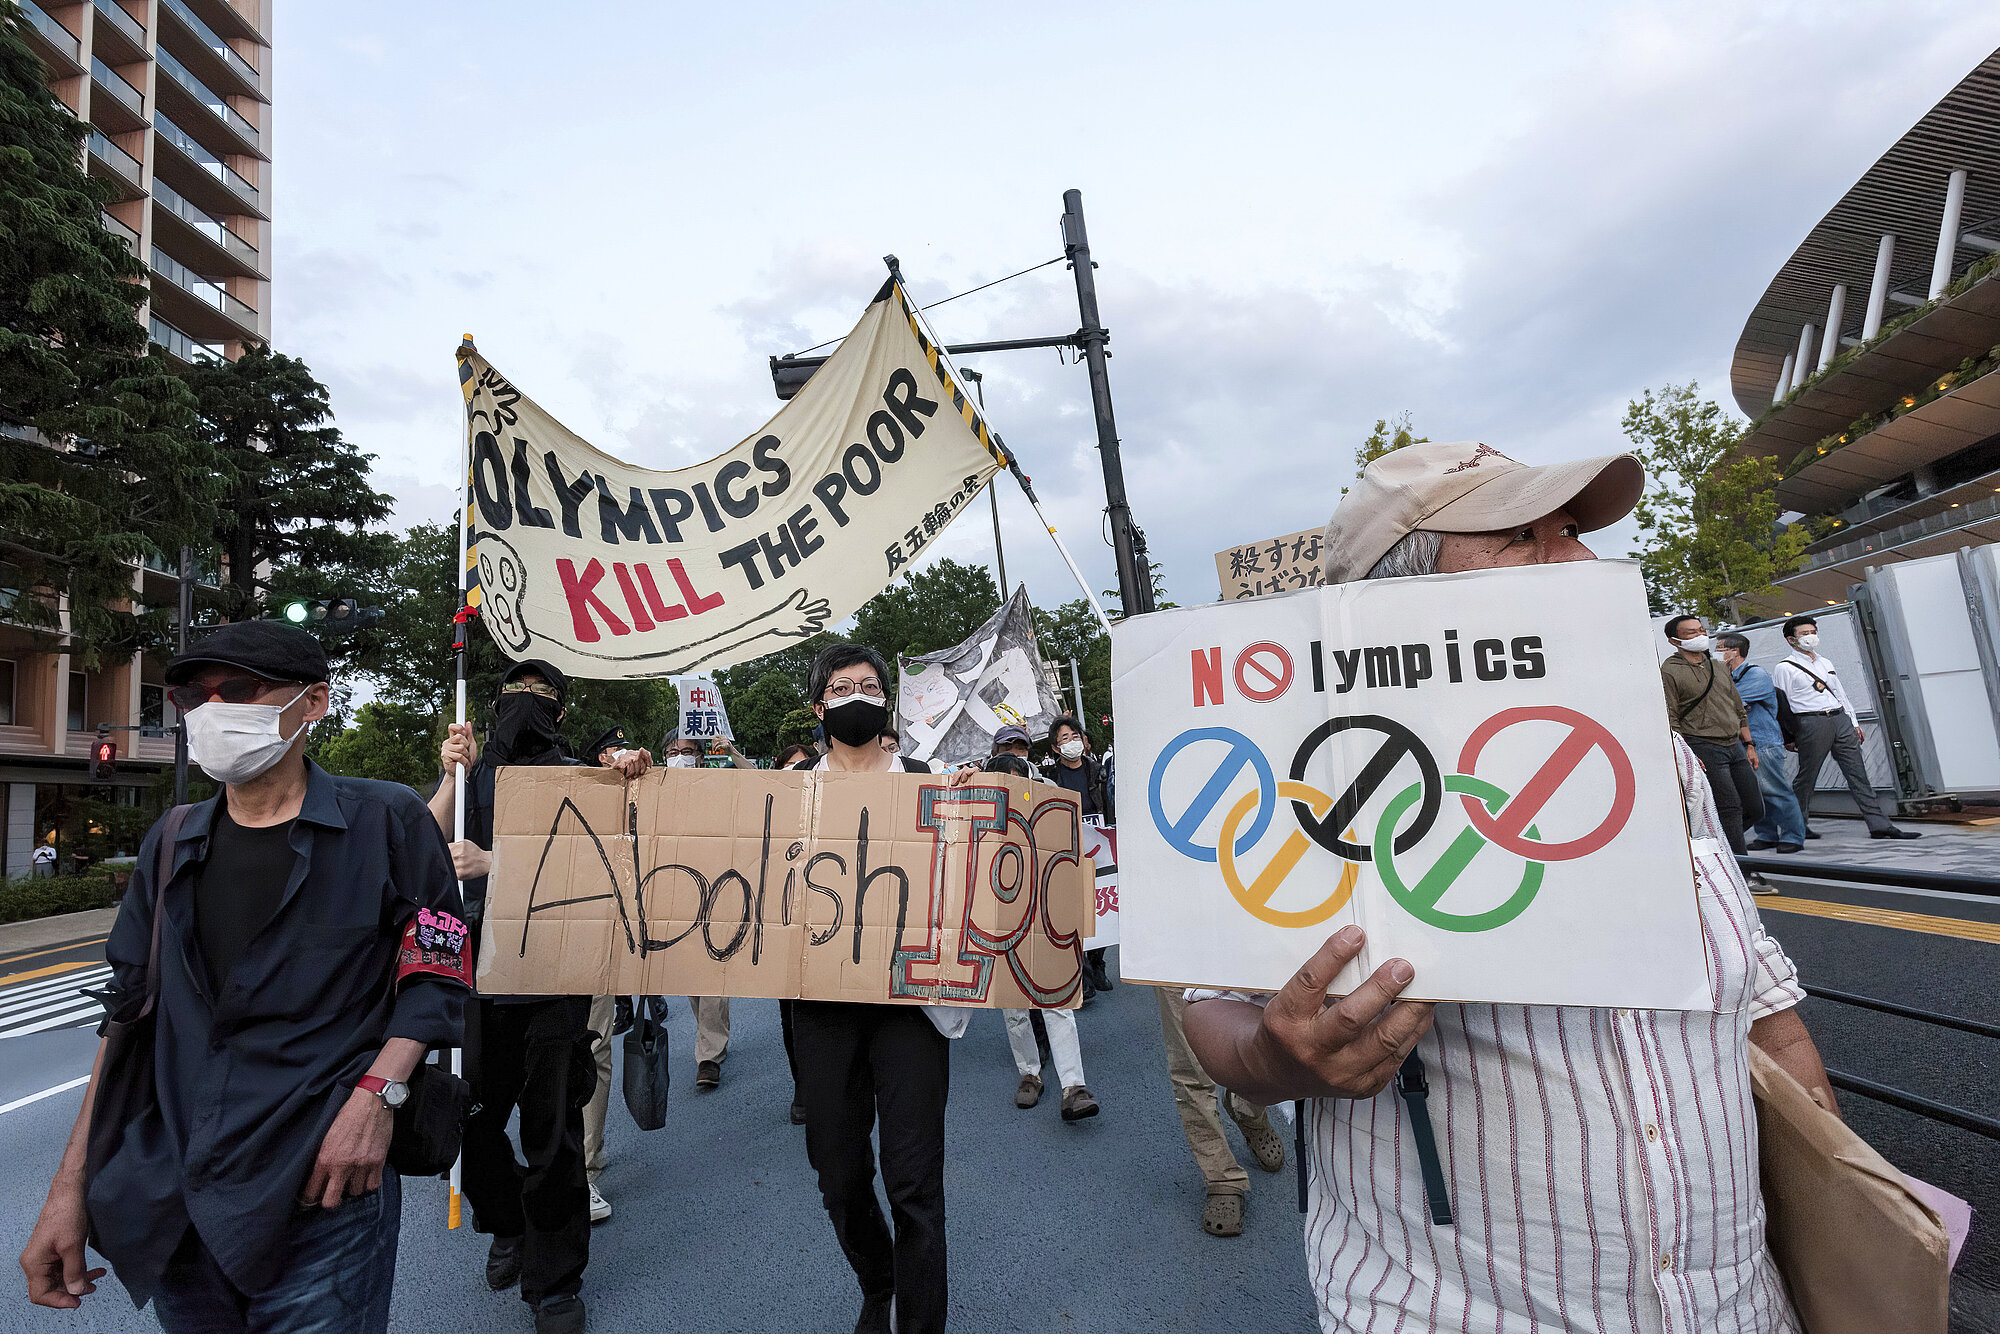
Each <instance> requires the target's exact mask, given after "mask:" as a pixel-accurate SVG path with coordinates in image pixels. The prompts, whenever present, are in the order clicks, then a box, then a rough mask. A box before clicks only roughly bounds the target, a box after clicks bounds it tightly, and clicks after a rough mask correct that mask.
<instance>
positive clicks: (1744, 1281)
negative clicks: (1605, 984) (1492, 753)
mask: <svg viewBox="0 0 2000 1334" xmlns="http://www.w3.org/2000/svg"><path fill="white" fill-rule="evenodd" d="M1643 485H1644V475H1643V473H1642V471H1641V469H1640V467H1639V464H1638V461H1637V460H1636V459H1633V458H1632V457H1631V456H1629V455H1623V454H1619V455H1611V456H1608V457H1605V458H1596V459H1587V460H1583V461H1581V462H1576V463H1559V464H1551V465H1546V466H1543V467H1529V466H1527V465H1524V464H1521V463H1518V462H1516V461H1515V460H1513V459H1510V458H1507V457H1506V456H1504V455H1502V454H1500V453H1499V452H1498V451H1497V450H1495V449H1493V448H1492V447H1491V446H1488V445H1483V444H1476V443H1471V444H1431V445H1411V446H1406V447H1405V448H1403V449H1399V450H1397V451H1395V452H1394V453H1392V454H1389V455H1386V456H1384V457H1383V458H1380V459H1377V460H1376V461H1375V462H1373V463H1371V464H1370V465H1369V466H1368V469H1367V470H1366V472H1364V473H1363V474H1362V477H1361V480H1360V482H1359V483H1358V484H1357V485H1356V486H1355V487H1354V488H1353V489H1352V490H1351V491H1350V492H1349V493H1348V495H1347V496H1346V498H1345V499H1343V500H1342V501H1341V502H1340V506H1339V508H1338V509H1336V510H1335V511H1334V514H1333V518H1332V520H1331V521H1330V522H1329V523H1328V524H1327V527H1326V540H1325V544H1324V550H1323V557H1322V560H1323V568H1324V569H1325V570H1326V571H1327V572H1328V578H1329V579H1330V580H1331V581H1332V582H1335V583H1346V582H1351V581H1354V580H1358V579H1370V578H1373V579H1380V578H1396V577H1423V576H1428V575H1434V574H1462V573H1465V572H1468V571H1475V570H1481V569H1490V568H1496V567H1501V566H1519V565H1540V564H1552V563H1556V562H1562V561H1578V560H1594V559H1595V558H1596V557H1595V556H1594V555H1593V554H1592V553H1591V551H1590V549H1589V548H1588V547H1586V546H1585V545H1584V544H1583V543H1582V541H1581V540H1580V538H1581V536H1582V534H1584V533H1587V532H1591V531H1594V530H1597V529H1601V528H1604V527H1606V526H1608V525H1610V524H1612V523H1615V522H1617V521H1618V520H1619V519H1620V518H1622V517H1624V515H1625V514H1626V513H1627V512H1628V511H1629V510H1630V509H1631V507H1632V506H1633V504H1634V503H1635V502H1636V501H1637V499H1638V497H1639V494H1640V491H1641V488H1642V487H1643ZM1459 587H1461V588H1462V589H1463V590H1464V596H1465V597H1466V598H1467V599H1468V600H1472V599H1477V598H1478V597H1479V581H1478V580H1476V579H1469V580H1463V581H1461V582H1460V584H1459ZM1635 614H1638V612H1637V609H1636V608H1635ZM1633 688H1634V689H1635V690H1650V689H1652V685H1651V682H1650V681H1647V682H1639V681H1635V682H1633ZM1661 726H1662V727H1663V728H1664V727H1665V726H1666V718H1665V716H1664V713H1663V714H1662V717H1661ZM1674 754H1675V763H1676V768H1677V770H1678V775H1679V779H1680V783H1681V788H1682V791H1683V793H1684V795H1685V798H1686V816H1687V821H1688V827H1689V830H1690V833H1691V836H1692V837H1691V846H1690V854H1691V857H1692V860H1693V863H1694V871H1695V879H1696V882H1697V883H1696V890H1697V901H1698V904H1699V910H1700V913H1701V916H1702V928H1703V934H1704V936H1705V938H1706V939H1707V940H1708V941H1709V942H1710V951H1709V959H1710V968H1711V974H1712V980H1713V987H1714V999H1715V1002H1716V1004H1715V1008H1714V1009H1713V1010H1712V1011H1690V1012H1686V1013H1680V1012H1674V1013H1667V1012H1653V1011H1641V1010H1599V1009H1585V1008H1581V1007H1555V1006H1529V1005H1476V1004H1467V1005H1448V1006H1437V1007H1435V1008H1434V1007H1432V1006H1431V1005H1428V1004H1424V1003H1421V1002H1416V1001H1407V1000H1399V999H1398V997H1399V995H1401V993H1403V991H1404V989H1405V988H1406V987H1410V986H1411V983H1412V981H1413V980H1414V981H1415V982H1416V986H1415V988H1414V989H1415V990H1416V991H1417V992H1418V993H1419V994H1421V991H1422V985H1423V984H1422V982H1421V980H1420V979H1417V977H1416V972H1415V970H1414V969H1412V967H1411V966H1410V964H1409V963H1408V962H1406V961H1404V960H1401V959H1391V960H1389V961H1388V962H1386V963H1384V964H1383V965H1382V966H1381V967H1380V968H1378V969H1377V970H1376V971H1375V972H1374V973H1373V975H1371V976H1370V977H1369V978H1368V979H1367V980H1366V981H1364V982H1363V983H1362V984H1361V985H1360V986H1359V987H1357V988H1355V990H1354V991H1353V992H1352V993H1350V994H1349V995H1348V996H1346V997H1344V998H1342V999H1340V1000H1339V1001H1337V1002H1335V1003H1333V1004H1330V1005H1329V1004H1327V1003H1326V988H1327V985H1328V983H1329V982H1330V981H1331V980H1332V979H1333V978H1334V976H1335V975H1336V974H1337V973H1338V972H1339V971H1340V969H1341V968H1342V967H1343V966H1345V965H1346V964H1347V963H1348V962H1349V961H1350V960H1352V959H1353V958H1354V957H1355V956H1356V955H1357V954H1358V953H1359V952H1360V949H1361V945H1362V941H1363V935H1362V932H1361V931H1360V929H1359V928H1357V927H1351V926H1350V927H1346V928H1344V929H1343V930H1342V931H1340V932H1339V933H1337V934H1335V935H1334V936H1333V937H1331V938H1330V939H1328V940H1327V941H1326V943H1325V944H1324V945H1323V946H1322V947H1321V948H1320V950H1319V952H1318V953H1317V954H1315V955H1314V956H1313V958H1312V959H1310V960H1309V961H1307V963H1306V964H1305V966H1304V967H1302V968H1300V969H1299V971H1298V972H1297V973H1296V974H1295V975H1294V976H1293V978H1292V980H1291V981H1290V982H1288V983H1287V984H1286V985H1285V987H1284V989H1283V990H1281V991H1279V992H1277V993H1276V994H1274V995H1271V996H1267V997H1266V996H1245V995H1242V994H1240V993H1216V992H1204V991H1195V992H1190V993H1188V1001H1189V1004H1188V1008H1187V1016H1186V1023H1187V1034H1188V1039H1189V1041H1190V1043H1191V1044H1192V1045H1193V1047H1194V1051H1195V1054H1196V1055H1197V1056H1198V1057H1199V1058H1200V1060H1201V1063H1202V1065H1203V1066H1204V1067H1205V1068H1206V1069H1207V1070H1208V1071H1209V1072H1210V1074H1212V1075H1213V1076H1214V1078H1215V1079H1216V1081H1217V1082H1218V1083H1221V1084H1224V1085H1226V1086H1228V1087H1229V1088H1230V1089H1232V1090H1240V1091H1242V1092H1243V1093H1244V1094H1245V1095H1247V1096H1249V1097H1252V1098H1256V1099H1258V1100H1260V1101H1263V1102H1267V1103H1269V1102H1278V1101H1288V1100H1292V1099H1304V1100H1307V1101H1308V1110H1307V1112H1306V1120H1305V1122H1304V1130H1305V1134H1306V1136H1307V1138H1308V1141H1309V1143H1308V1145H1307V1153H1308V1154H1309V1155H1310V1157H1311V1160H1312V1162H1313V1163H1314V1164H1315V1165H1316V1168H1317V1170H1315V1171H1314V1172H1313V1174H1312V1180H1311V1190H1310V1194H1311V1200H1310V1206H1311V1207H1310V1211H1309V1221H1308V1222H1307V1224H1306V1237H1307V1264H1308V1270H1309V1272H1310V1274H1311V1277H1312V1281H1313V1286H1314V1289H1315V1292H1316V1294H1317V1296H1318V1298H1319V1304H1320V1319H1321V1322H1322V1324H1324V1325H1325V1326H1326V1327H1327V1328H1329V1329H1360V1328H1363V1327H1364V1326H1378V1327H1381V1328H1397V1329H1401V1328H1405V1327H1407V1326H1408V1325H1409V1324H1410V1323H1411V1321H1412V1319H1413V1318H1414V1319H1415V1320H1416V1321H1418V1322H1421V1323H1422V1325H1423V1326H1424V1327H1425V1328H1431V1327H1443V1326H1445V1325H1449V1326H1451V1327H1453V1328H1457V1327H1458V1326H1459V1325H1467V1326H1468V1327H1470V1326H1472V1325H1477V1326H1480V1327H1482V1328H1498V1327H1501V1326H1511V1325H1513V1324H1515V1323H1516V1322H1519V1323H1521V1324H1522V1325H1523V1326H1525V1325H1527V1324H1530V1323H1534V1322H1539V1324H1540V1327H1541V1328H1542V1329H1544V1330H1550V1331H1556V1330H1563V1331H1578V1332H1579V1334H1580V1332H1581V1331H1586V1330H1588V1331H1592V1332H1593V1334H1598V1332H1608V1331H1615V1332H1617V1334H1636V1332H1637V1331H1641V1330H1646V1331H1657V1330H1661V1329H1669V1330H1707V1329H1724V1328H1727V1329H1743V1330H1750V1331H1760V1332H1762V1334H1791V1332H1792V1331H1796V1330H1797V1329H1798V1328H1799V1326H1798V1324H1797V1322H1796V1319H1795V1317H1794V1315H1793V1313H1792V1308H1791V1304H1790V1302H1789V1300H1788V1299H1787V1296H1786V1292H1785V1288H1784V1285H1783V1282H1782V1280H1781V1279H1780V1277H1779V1274H1778V1271H1777V1268H1776V1266H1775V1264H1774V1263H1773V1261H1772V1258H1771V1253H1770V1249H1769V1248H1768V1246H1767V1245H1766V1244H1765V1242H1764V1203H1763V1196H1762V1194H1761V1192H1760V1190H1759V1186H1758V1175H1757V1134H1756V1126H1757V1110H1756V1108H1755V1107H1754V1106H1753V1102H1752V1095H1751V1082H1750V1070H1749V1046H1750V1045H1751V1044H1755V1045H1756V1046H1757V1047H1758V1048H1759V1049H1760V1050H1761V1051H1763V1052H1764V1053H1765V1054H1767V1055H1768V1056H1770V1057H1771V1058H1772V1059H1773V1060H1775V1061H1776V1062H1777V1063H1778V1064H1779V1065H1781V1066H1783V1067H1784V1069H1785V1070H1786V1071H1787V1073H1789V1074H1790V1075H1791V1076H1792V1077H1793V1078H1794V1079H1796V1080H1797V1081H1798V1082H1799V1083H1800V1084H1801V1085H1803V1086H1804V1087H1805V1088H1806V1089H1808V1090H1810V1091H1811V1092H1812V1094H1813V1096H1814V1097H1815V1098H1816V1099H1818V1100H1820V1101H1821V1102H1822V1103H1823V1104H1824V1105H1825V1106H1827V1107H1829V1108H1831V1107H1833V1106H1834V1098H1833V1091H1832V1089H1831V1088H1830V1087H1829V1086H1828V1083H1827V1078H1826V1071H1825V1069H1824V1068H1823V1067H1822V1066H1821V1064H1820V1058H1819V1053H1818V1051H1817V1050H1816V1049H1815V1048H1814V1046H1813V1042H1812V1039H1811V1037H1810V1036H1809V1035H1808V1034H1807V1032H1806V1029H1805V1025H1804V1024H1803V1023H1801V1022H1800V1021H1799V1019H1798V1016H1797V1013H1796V1011H1795V1010H1794V1009H1793V1007H1794V1006H1796V1005H1797V1004H1798V1002H1799V1001H1800V1000H1801V999H1802V998H1803V996H1804V993H1803V991H1802V989H1801V988H1800V986H1799V982H1798V977H1797V973H1796V971H1795V970H1794V969H1793V967H1792V965H1791V962H1790V961H1789V960H1788V959H1786V958H1785V955H1784V952H1783V951H1782V950H1781V949H1780V948H1779V946H1778V944H1777V942H1776V941H1774V940H1772V939H1771V938H1770V937H1769V936H1768V935H1766V934H1765V933H1764V930H1763V927H1762V924H1761V922H1760V921H1759V919H1758V914H1757V908H1756V906H1755V903H1754V902H1753V900H1752V899H1751V897H1750V892H1749V888H1748V886H1747V885H1745V883H1744V880H1743V876H1742V873H1741V872H1740V871H1739V870H1738V868H1737V866H1736V861H1735V858H1734V857H1732V856H1731V855H1730V854H1729V850H1728V848H1727V846H1726V845H1725V844H1724V843H1723V841H1722V832H1723V831H1722V827H1721V823H1720V820H1719V818H1718V816H1717V814H1716V809H1715V802H1714V798H1713V796H1712V795H1711V793H1710V791H1709V786H1708V780H1707V778H1706V776H1705V775H1704V773H1703V771H1702V766H1701V762H1700V761H1699V760H1698V759H1697V758H1696V757H1695V756H1694V754H1693V752H1692V751H1690V750H1689V749H1688V748H1687V746H1686V745H1685V744H1684V743H1683V742H1681V741H1680V740H1679V738H1678V737H1676V738H1675V739H1674ZM1687 865H1688V864H1687V863H1686V862H1682V861H1678V860H1676V861H1674V862H1673V863H1672V864H1670V865H1663V866H1662V867H1661V868H1660V877H1659V881H1658V883H1657V884H1638V885H1618V886H1606V887H1605V889H1606V891H1607V892H1618V893H1651V894H1686V893H1687V892H1688V883H1687V877H1688V870H1687ZM1633 947H1634V948H1635V949H1643V948H1644V942H1643V941H1635V942H1633ZM1392 1081H1394V1082H1395V1085H1394V1086H1393V1087H1392ZM1426 1095H1427V1096H1426ZM1335 1163H1337V1164H1338V1165H1339V1167H1338V1171H1330V1170H1327V1169H1328V1165H1330V1164H1335ZM1503 1239H1504V1241H1503ZM1635 1275H1639V1276H1641V1277H1638V1278H1636V1279H1635V1278H1634V1276H1635ZM1412 1293H1416V1294H1423V1296H1422V1297H1421V1298H1420V1299H1418V1300H1421V1301H1422V1303H1423V1305H1422V1306H1421V1307H1415V1308H1413V1307H1412V1306H1411V1305H1410V1303H1411V1301H1412V1298H1411V1296H1410V1294H1412Z"/></svg>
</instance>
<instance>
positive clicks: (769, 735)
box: [723, 671, 811, 760]
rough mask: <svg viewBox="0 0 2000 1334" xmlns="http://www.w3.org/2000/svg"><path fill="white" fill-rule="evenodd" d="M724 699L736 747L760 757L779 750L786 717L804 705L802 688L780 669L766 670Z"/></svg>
mask: <svg viewBox="0 0 2000 1334" xmlns="http://www.w3.org/2000/svg"><path fill="white" fill-rule="evenodd" d="M723 700H724V701H725V702H726V703H727V704H728V706H729V725H730V727H731V728H732V729H734V730H735V732H736V748H737V749H738V750H740V751H742V752H743V753H744V754H745V755H748V756H750V757H751V758H752V759H760V760H768V759H770V758H771V757H772V756H773V755H776V754H777V753H778V750H779V748H780V747H781V746H782V745H784V742H782V741H780V740H779V737H780V735H781V734H782V733H783V732H784V727H785V721H786V719H788V718H790V717H791V716H792V715H793V714H795V713H797V712H799V711H800V710H801V709H804V708H805V692H804V691H802V690H800V689H799V688H798V687H797V686H796V685H794V684H792V679H791V677H789V676H787V675H786V674H785V673H783V672H779V671H770V672H765V673H764V675H762V676H761V677H759V678H757V680H756V682H755V683H754V684H752V685H751V686H750V687H749V688H748V689H747V690H739V691H737V692H735V693H734V694H733V695H732V694H727V693H725V694H724V695H723ZM807 730H808V731H810V730H811V729H810V728H808V729H807Z"/></svg>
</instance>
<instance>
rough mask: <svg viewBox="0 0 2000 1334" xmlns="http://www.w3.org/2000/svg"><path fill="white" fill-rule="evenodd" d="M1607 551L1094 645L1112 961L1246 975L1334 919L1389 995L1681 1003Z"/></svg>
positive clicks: (1341, 593) (1702, 983) (1270, 977)
mask: <svg viewBox="0 0 2000 1334" xmlns="http://www.w3.org/2000/svg"><path fill="white" fill-rule="evenodd" d="M1649 630H1650V627H1649V624H1648V622H1647V620H1646V617H1645V613H1644V602H1643V590H1642V588H1641V586H1640V582H1639V580H1638V577H1637V574H1636V571H1635V569H1633V568H1632V567H1631V566H1630V565H1629V564H1628V563H1626V562H1613V561H1602V562H1591V563H1579V564H1576V565H1565V566H1550V567H1538V568H1530V569H1518V570H1504V571H1484V572H1480V573H1478V574H1469V575H1450V576H1438V577H1432V578H1427V579H1406V580H1382V581H1375V582H1369V583H1362V584H1350V585H1341V586H1337V587H1333V588H1326V589H1319V590H1310V591H1306V592H1302V593H1297V594H1292V595H1281V596H1277V597H1267V598H1260V599H1254V600H1244V601H1240V602H1229V603H1219V604H1211V605H1210V606H1207V607H1200V608H1189V609H1187V610H1185V611H1174V612H1167V613H1160V614H1156V615H1152V616H1147V617H1137V618H1133V619H1132V620H1131V621H1128V622H1125V623H1122V624H1121V625H1120V626H1119V627H1118V629H1117V630H1116V631H1115V632H1114V636H1113V655H1114V672H1113V691H1114V697H1115V699H1116V704H1117V708H1118V711H1119V723H1120V734H1119V750H1120V758H1121V759H1122V760H1123V761H1124V763H1125V765H1127V766H1130V769H1129V770H1128V771H1136V772H1138V773H1141V774H1143V775H1145V777H1144V779H1143V782H1144V789H1143V790H1144V797H1143V801H1144V805H1143V808H1142V809H1143V813H1144V814H1143V818H1141V819H1137V820H1135V819H1133V818H1132V817H1131V815H1129V814H1128V817H1127V820H1126V823H1125V825H1124V827H1123V829H1122V830H1121V832H1122V834H1123V846H1122V847H1120V849H1119V851H1120V853H1121V858H1120V860H1121V862H1122V863H1123V865H1122V867H1121V869H1129V870H1130V871H1131V872H1132V875H1131V877H1130V878H1131V880H1132V892H1131V893H1129V894H1126V895H1124V896H1123V901H1122V902H1121V904H1120V909H1121V913H1120V916H1121V924H1120V932H1121V936H1122V945H1123V950H1124V956H1123V966H1124V971H1125V972H1127V973H1128V974H1129V975H1131V976H1132V977H1134V978H1136V979H1142V980H1157V981H1162V982H1181V983H1187V984H1193V985H1206V986H1221V987H1228V988H1238V989H1248V990H1259V991H1268V990H1275V989H1276V988H1277V987H1278V986H1281V985H1282V984H1283V983H1284V981H1285V980H1286V979H1287V978H1288V977H1289V976H1290V975H1291V973H1292V971H1293V970H1294V969H1296V968H1297V967H1298V965H1299V964H1300V963H1301V962H1303V961H1304V960H1305V959H1306V958H1307V957H1308V956H1310V955H1311V954H1312V953H1313V952H1314V951H1315V950H1316V949H1317V948H1318V947H1319V945H1320V944H1321V943H1322V942H1323V941H1324V940H1325V939H1326V938H1327V937H1328V936H1329V935H1331V934H1333V933H1334V932H1335V931H1337V930H1339V929H1340V928H1341V927H1343V926H1347V925H1350V924H1351V925H1358V926H1360V927H1361V928H1362V929H1363V930H1364V931H1365V932H1366V933H1367V937H1368V944H1367V947H1366V949H1365V950H1364V952H1363V954H1362V956H1361V958H1360V959H1358V960H1357V961H1356V962H1355V963H1354V964H1352V965H1350V966H1349V968H1348V969H1347V970H1345V971H1344V972H1343V974H1342V976H1341V977H1340V978H1338V979H1336V980H1335V984H1334V988H1333V989H1334V990H1335V991H1336V992H1338V991H1345V990H1348V989H1351V988H1352V986H1354V985H1355V984H1357V983H1358V982H1359V981H1360V980H1361V978H1362V977H1365V976H1366V975H1367V973H1368V972H1369V971H1372V970H1373V968H1374V967H1375V966H1376V965H1377V964H1379V963H1381V962H1383V961H1386V960H1387V959H1389V958H1391V957H1401V958H1405V959H1408V960H1409V961H1410V962H1411V963H1412V964H1413V965H1414V966H1415V967H1416V970H1417V980H1416V982H1415V983H1414V984H1413V992H1412V994H1414V995H1420V996H1423V997H1425V998H1429V999H1438V1000H1465V1001H1496V1002H1517V1003H1524V1004H1582V1005H1612V1006H1617V1005H1630V1006H1633V1007H1635V1008H1637V1007H1643V1008H1656V1009H1675V1008H1700V1007H1701V1006H1703V1005H1704V1004H1706V1003H1708V1000H1707V997H1708V994H1709V993H1708V989H1707V985H1706V969H1705V966H1704V955H1703V950H1702V941H1701V935H1700V922H1699V917H1698V914H1697V912H1696V905H1695V899H1694V892H1693V871H1692V866H1691V862H1690V857H1689V850H1688V841H1687V834H1686V825H1685V821H1684V817H1683V813H1682V809H1681V796H1680V790H1679V786H1678V781H1677V779H1676V777H1675V774H1674V769H1673V759H1672V752H1671V741H1670V737H1669V734H1668V732H1667V729H1666V718H1665V713H1664V710H1663V707H1662V703H1661V698H1660V692H1659V687H1658V683H1657V682H1658V668H1657V666H1656V663H1655V661H1654V657H1653V653H1652V646H1651V640H1650V634H1649Z"/></svg>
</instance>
